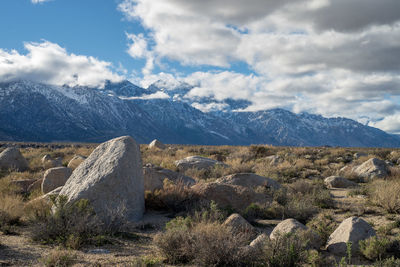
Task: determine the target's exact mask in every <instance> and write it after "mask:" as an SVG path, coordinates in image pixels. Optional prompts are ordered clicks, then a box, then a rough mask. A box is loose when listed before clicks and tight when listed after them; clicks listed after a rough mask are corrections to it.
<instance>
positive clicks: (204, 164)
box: [175, 156, 227, 171]
mask: <svg viewBox="0 0 400 267" xmlns="http://www.w3.org/2000/svg"><path fill="white" fill-rule="evenodd" d="M175 165H176V167H177V168H178V169H179V170H180V171H186V170H188V169H193V168H194V169H198V170H207V169H211V168H212V167H214V166H216V165H219V166H222V167H226V166H227V165H226V164H225V163H223V162H220V161H216V160H213V159H209V158H204V157H199V156H191V157H187V158H184V159H181V160H177V161H175Z"/></svg>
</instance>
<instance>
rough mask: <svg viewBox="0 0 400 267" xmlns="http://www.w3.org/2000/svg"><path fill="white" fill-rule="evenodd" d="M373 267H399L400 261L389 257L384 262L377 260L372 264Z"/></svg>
mask: <svg viewBox="0 0 400 267" xmlns="http://www.w3.org/2000/svg"><path fill="white" fill-rule="evenodd" d="M374 266H375V267H398V266H400V259H396V258H395V257H391V258H388V259H385V260H379V261H377V262H375V263H374Z"/></svg>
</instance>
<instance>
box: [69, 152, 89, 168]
mask: <svg viewBox="0 0 400 267" xmlns="http://www.w3.org/2000/svg"><path fill="white" fill-rule="evenodd" d="M85 159H86V157H84V156H81V155H75V156H74V157H73V158H72V159H71V160H70V161H69V162H68V168H71V169H73V170H75V169H76V168H77V167H78V166H79V164H81V163H82V162H83V161H84V160H85Z"/></svg>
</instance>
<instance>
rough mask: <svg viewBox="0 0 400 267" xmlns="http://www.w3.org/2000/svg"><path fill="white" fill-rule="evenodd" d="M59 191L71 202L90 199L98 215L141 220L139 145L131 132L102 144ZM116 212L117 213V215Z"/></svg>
mask: <svg viewBox="0 0 400 267" xmlns="http://www.w3.org/2000/svg"><path fill="white" fill-rule="evenodd" d="M60 195H66V196H67V197H68V202H75V201H77V200H80V199H87V200H89V202H90V205H91V206H92V207H93V209H94V211H95V212H96V215H97V216H98V218H99V219H100V220H101V221H103V222H105V223H109V222H110V220H115V219H118V220H120V221H121V222H122V221H127V222H131V221H138V220H140V219H142V217H143V213H144V185H143V172H142V162H141V158H140V148H139V146H138V145H137V144H136V142H135V140H133V138H132V137H129V136H123V137H119V138H115V139H112V140H110V141H107V142H105V143H102V144H101V145H99V146H98V147H97V148H96V149H95V150H94V151H93V152H92V154H90V156H89V157H88V158H87V159H86V160H85V161H84V162H82V164H80V165H79V166H78V167H77V168H76V169H75V170H74V172H73V173H72V175H71V177H70V178H69V179H68V181H67V183H66V184H65V185H64V187H63V188H62V190H61V192H60ZM116 216H118V217H117V218H116Z"/></svg>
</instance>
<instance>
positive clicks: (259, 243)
mask: <svg viewBox="0 0 400 267" xmlns="http://www.w3.org/2000/svg"><path fill="white" fill-rule="evenodd" d="M268 239H269V238H268V235H267V234H265V233H262V234H261V235H259V236H257V238H256V239H254V240H253V241H251V243H250V245H249V246H250V247H251V248H254V249H259V248H262V247H263V246H264V244H265V242H266V241H267V240H268Z"/></svg>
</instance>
